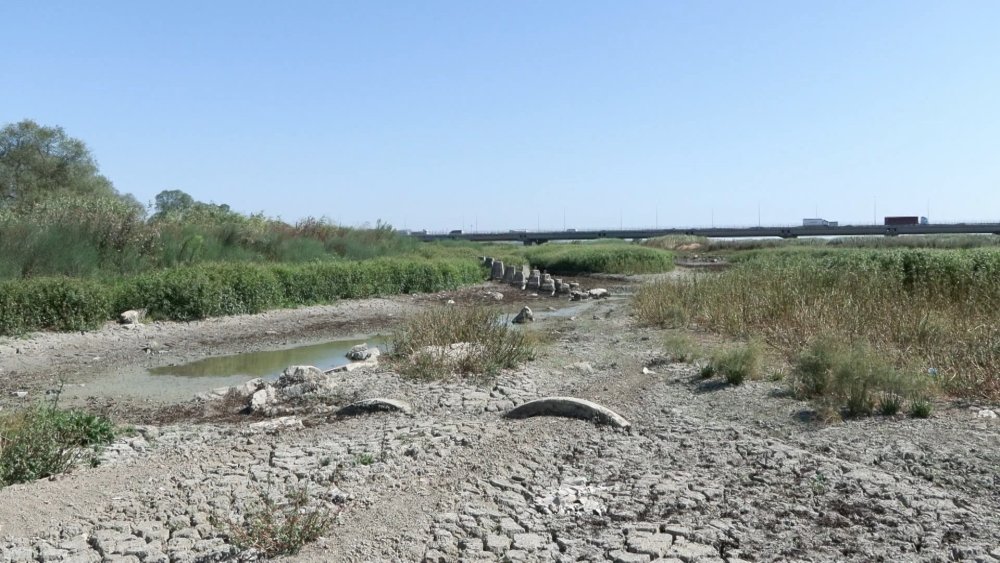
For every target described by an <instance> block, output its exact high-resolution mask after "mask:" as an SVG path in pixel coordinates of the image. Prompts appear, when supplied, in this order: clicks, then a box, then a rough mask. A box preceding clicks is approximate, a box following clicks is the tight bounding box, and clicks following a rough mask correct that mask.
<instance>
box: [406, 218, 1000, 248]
mask: <svg viewBox="0 0 1000 563" xmlns="http://www.w3.org/2000/svg"><path fill="white" fill-rule="evenodd" d="M946 234H948V235H950V234H994V235H1000V223H948V224H945V223H942V224H932V225H840V226H836V227H833V226H809V227H708V228H672V229H658V228H657V229H601V230H574V229H567V230H562V231H506V232H499V231H497V232H475V233H463V232H459V231H451V232H450V233H427V232H414V233H410V236H412V237H415V238H418V239H420V240H422V241H424V242H433V241H440V240H468V241H477V242H521V243H524V244H525V245H532V244H542V243H545V242H549V241H555V240H600V239H630V240H636V239H648V238H654V237H663V236H669V235H688V236H696V237H706V238H761V237H780V238H798V237H828V236H865V235H876V236H877V235H881V236H890V237H892V236H899V235H946Z"/></svg>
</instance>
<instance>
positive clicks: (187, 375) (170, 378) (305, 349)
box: [63, 336, 386, 401]
mask: <svg viewBox="0 0 1000 563" xmlns="http://www.w3.org/2000/svg"><path fill="white" fill-rule="evenodd" d="M366 342H367V343H368V346H369V347H372V348H374V347H379V348H381V349H382V351H383V352H385V349H386V340H385V338H383V337H379V336H374V337H371V338H366V339H351V340H334V341H331V342H324V343H321V344H311V345H308V346H297V347H295V348H284V349H280V350H263V351H260V352H247V353H244V354H234V355H231V356H218V357H214V358H205V359H202V360H198V361H195V362H190V363H186V364H178V365H171V366H163V367H159V368H155V369H151V370H148V371H141V372H139V373H125V374H112V375H106V376H103V377H99V378H97V379H95V380H92V381H90V382H87V383H86V384H85V385H83V386H75V385H74V386H67V388H65V389H64V390H63V395H64V396H66V397H68V398H69V397H76V398H86V397H122V396H127V397H133V398H148V399H152V400H156V401H180V400H186V399H191V398H193V397H194V396H195V395H196V394H198V393H203V392H205V391H211V390H212V389H215V388H217V387H230V386H233V385H239V384H241V383H244V382H246V381H249V380H250V379H254V378H256V377H262V378H264V379H270V380H273V379H277V377H278V376H279V375H281V372H282V371H284V370H285V368H286V367H288V366H293V365H309V366H316V367H318V368H320V369H324V370H325V369H330V368H334V367H337V366H342V365H344V364H347V363H348V362H349V360H348V359H347V357H346V356H345V354H347V351H348V350H350V349H351V347H353V346H355V345H358V344H363V343H366Z"/></svg>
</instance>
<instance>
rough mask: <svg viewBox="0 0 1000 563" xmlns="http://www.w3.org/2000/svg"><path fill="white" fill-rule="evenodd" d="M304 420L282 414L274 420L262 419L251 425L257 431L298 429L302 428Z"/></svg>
mask: <svg viewBox="0 0 1000 563" xmlns="http://www.w3.org/2000/svg"><path fill="white" fill-rule="evenodd" d="M302 427H303V426H302V420H300V419H299V418H298V417H295V416H282V417H280V418H275V419H272V420H262V421H260V422H255V423H253V424H251V425H250V428H251V429H252V430H254V431H257V432H275V431H278V430H298V429H299V428H302Z"/></svg>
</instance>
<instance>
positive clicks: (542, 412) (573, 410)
mask: <svg viewBox="0 0 1000 563" xmlns="http://www.w3.org/2000/svg"><path fill="white" fill-rule="evenodd" d="M504 416H506V417H507V418H531V417H533V416H562V417H566V418H582V419H584V420H593V421H595V422H597V423H599V424H609V425H611V426H615V427H618V428H629V427H631V426H632V424H631V423H630V422H629V421H627V420H625V418H624V417H622V416H621V415H620V414H618V413H616V412H615V411H613V410H611V409H609V408H607V407H604V406H601V405H598V404H597V403H592V402H590V401H587V400H585V399H577V398H576V397H545V398H542V399H535V400H534V401H528V402H527V403H523V404H521V405H518V406H517V407H514V408H513V409H511V410H510V411H509V412H508V413H507V414H506V415H504Z"/></svg>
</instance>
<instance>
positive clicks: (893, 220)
mask: <svg viewBox="0 0 1000 563" xmlns="http://www.w3.org/2000/svg"><path fill="white" fill-rule="evenodd" d="M929 224H930V221H928V220H927V217H918V216H916V215H898V216H894V217H886V218H885V222H884V225H886V226H890V225H891V226H896V225H929Z"/></svg>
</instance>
